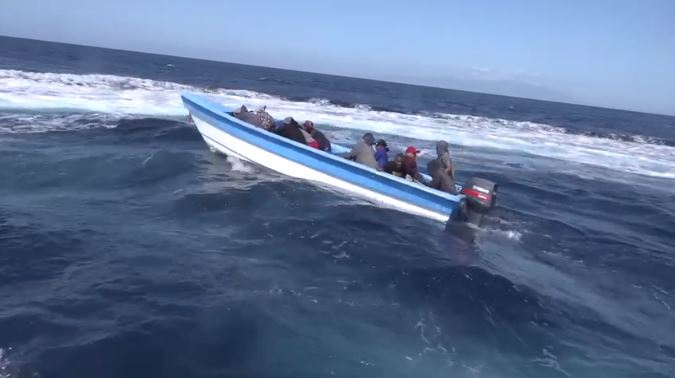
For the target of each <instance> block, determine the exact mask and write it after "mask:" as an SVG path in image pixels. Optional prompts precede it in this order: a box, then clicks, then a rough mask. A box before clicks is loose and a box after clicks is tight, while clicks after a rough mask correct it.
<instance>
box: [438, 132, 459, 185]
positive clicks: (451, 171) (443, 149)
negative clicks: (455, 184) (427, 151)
mask: <svg viewBox="0 0 675 378" xmlns="http://www.w3.org/2000/svg"><path fill="white" fill-rule="evenodd" d="M448 147H449V145H448V142H446V141H443V140H442V141H439V142H438V143H436V154H438V157H437V158H436V160H438V162H439V163H440V165H441V166H442V168H443V169H444V170H445V173H446V174H447V175H449V176H450V178H451V179H453V180H454V179H455V165H454V164H453V162H452V159H451V158H450V152H449V151H448Z"/></svg>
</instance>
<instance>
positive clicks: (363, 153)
mask: <svg viewBox="0 0 675 378" xmlns="http://www.w3.org/2000/svg"><path fill="white" fill-rule="evenodd" d="M374 144H375V137H374V136H373V134H372V133H365V134H363V138H361V140H360V141H359V142H358V143H356V144H355V145H354V146H353V147H352V149H351V151H349V152H346V153H344V154H342V155H341V156H342V157H344V158H347V159H351V160H354V161H356V162H357V163H360V164H363V165H365V166H368V167H371V168H373V169H378V168H379V166H378V165H377V161H375V156H374V155H373V145H374Z"/></svg>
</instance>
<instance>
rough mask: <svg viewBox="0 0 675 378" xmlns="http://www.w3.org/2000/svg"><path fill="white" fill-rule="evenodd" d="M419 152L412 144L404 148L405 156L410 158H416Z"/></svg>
mask: <svg viewBox="0 0 675 378" xmlns="http://www.w3.org/2000/svg"><path fill="white" fill-rule="evenodd" d="M419 153H420V150H418V149H417V148H415V147H413V146H408V148H406V149H405V154H406V156H409V157H412V158H417V154H419Z"/></svg>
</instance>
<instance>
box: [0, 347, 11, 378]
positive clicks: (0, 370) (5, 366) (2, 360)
mask: <svg viewBox="0 0 675 378" xmlns="http://www.w3.org/2000/svg"><path fill="white" fill-rule="evenodd" d="M9 349H10V350H11V348H9ZM10 377H11V374H10V372H9V360H8V359H7V356H6V355H5V350H4V349H3V348H0V378H10Z"/></svg>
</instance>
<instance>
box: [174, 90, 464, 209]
mask: <svg viewBox="0 0 675 378" xmlns="http://www.w3.org/2000/svg"><path fill="white" fill-rule="evenodd" d="M181 97H182V99H183V103H184V105H185V107H186V108H187V109H188V110H189V111H190V112H191V113H192V114H193V116H195V117H197V118H199V119H202V120H203V121H205V122H207V123H208V124H209V125H211V126H213V127H215V128H217V129H220V130H222V131H223V132H225V133H227V134H229V135H231V136H233V137H236V138H239V139H241V140H243V141H245V142H247V143H250V144H252V145H255V146H257V147H259V148H262V149H264V150H266V151H269V152H271V153H273V154H275V155H278V156H283V157H284V158H286V159H289V160H291V161H294V162H297V163H299V164H302V165H305V166H307V167H309V168H312V169H314V170H317V171H319V172H323V173H325V174H327V175H330V176H333V177H336V178H338V179H340V180H343V181H346V182H348V183H351V184H353V185H356V186H359V187H362V188H366V189H368V190H371V191H373V192H376V193H379V194H381V195H384V196H388V197H392V198H395V199H398V200H401V201H403V202H407V203H410V204H413V205H415V206H419V207H422V208H424V209H427V210H431V211H434V212H437V213H440V214H447V215H448V218H449V219H453V218H454V217H455V216H456V213H457V209H458V207H459V203H460V201H461V200H462V198H463V196H455V195H451V194H447V193H443V192H439V191H436V190H433V189H429V188H426V187H422V186H419V185H418V184H412V183H410V182H408V181H406V180H403V179H400V178H398V177H395V176H392V175H388V174H386V173H381V172H377V171H375V170H372V169H370V168H368V167H365V166H362V165H360V164H357V163H354V162H352V161H349V160H346V159H343V158H340V157H336V156H333V155H332V154H329V153H326V152H323V151H319V150H317V149H314V148H311V147H309V146H306V145H302V144H300V143H297V142H295V141H291V140H289V139H286V138H284V137H281V136H278V135H276V134H273V133H269V132H267V131H265V130H262V129H260V128H257V127H255V126H252V125H249V124H247V123H245V122H242V121H240V120H238V119H236V118H235V117H232V116H231V115H229V114H228V112H230V111H231V110H230V109H227V108H225V107H224V106H222V105H220V104H218V103H215V102H212V101H210V100H207V99H205V98H203V97H200V96H198V95H194V94H184V95H182V96H181Z"/></svg>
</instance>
